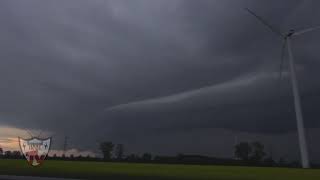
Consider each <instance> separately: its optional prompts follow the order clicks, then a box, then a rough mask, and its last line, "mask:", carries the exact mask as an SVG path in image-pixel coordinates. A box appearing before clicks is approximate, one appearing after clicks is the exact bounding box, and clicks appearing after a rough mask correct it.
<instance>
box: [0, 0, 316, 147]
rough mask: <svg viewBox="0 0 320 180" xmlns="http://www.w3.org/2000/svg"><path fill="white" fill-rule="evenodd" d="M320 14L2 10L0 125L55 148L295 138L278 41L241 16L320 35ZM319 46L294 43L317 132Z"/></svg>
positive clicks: (84, 4) (268, 8)
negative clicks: (216, 132)
mask: <svg viewBox="0 0 320 180" xmlns="http://www.w3.org/2000/svg"><path fill="white" fill-rule="evenodd" d="M317 5H319V2H317V1H298V0H297V1H291V2H290V3H287V2H278V1H259V3H258V2H255V1H249V0H242V1H231V0H229V1H213V0H207V1H206V0H203V1H193V0H174V1H171V0H161V1H160V0H159V1H149V0H137V1H130V0H103V1H102V0H101V1H100V0H94V1H85V0H68V1H50V2H49V1H48V2H47V1H46V2H45V1H41V0H29V1H15V0H10V1H9V0H7V1H5V0H4V1H1V2H0V24H1V28H0V38H1V42H0V47H1V49H0V59H1V61H0V82H1V84H0V99H1V103H0V110H1V114H0V117H1V119H0V123H1V124H3V125H10V126H14V127H19V128H30V129H43V130H47V131H50V132H55V134H56V136H57V138H58V139H59V140H58V141H57V142H60V140H62V138H63V136H65V135H68V136H71V137H72V139H73V141H74V142H73V144H74V145H75V146H79V148H87V149H88V148H89V149H90V148H96V143H97V141H100V140H101V139H105V138H107V139H108V138H111V139H115V140H117V139H118V140H122V141H124V142H130V141H131V139H130V138H137V139H139V142H140V143H142V144H143V142H147V141H148V142H150V141H151V140H146V139H144V137H145V135H144V136H143V135H141V134H142V133H149V134H150V135H151V134H153V135H154V133H158V135H157V137H154V138H155V139H157V140H158V141H159V142H160V141H165V140H166V139H167V137H168V136H170V135H172V139H175V142H179V141H180V140H181V138H182V136H180V135H181V133H182V134H183V133H186V132H190V131H193V132H194V134H193V135H194V136H195V137H196V136H197V135H199V136H198V137H202V135H200V134H201V133H200V132H201V130H202V129H204V128H212V129H214V128H221V129H225V130H226V131H231V132H238V131H241V132H242V133H248V132H250V133H257V134H259V133H267V134H273V133H277V134H279V133H280V134H281V133H287V132H289V131H295V124H294V112H293V109H292V99H291V89H290V84H289V81H288V78H287V76H285V77H284V78H283V79H282V80H281V81H280V80H279V79H278V78H277V74H278V70H279V59H280V47H281V39H278V38H277V37H275V36H273V35H272V33H270V32H269V31H268V30H266V29H265V28H264V27H263V26H261V25H260V24H259V23H258V22H257V21H256V20H255V19H254V18H252V17H251V16H250V15H248V14H247V13H246V12H245V11H243V8H244V7H250V8H252V9H255V10H256V11H257V12H259V13H260V14H261V15H263V16H264V17H266V18H267V19H268V20H269V21H270V22H272V24H274V25H275V26H277V27H279V28H280V29H281V31H286V30H288V29H290V28H297V29H302V28H306V27H310V26H314V25H318V24H319V21H318V19H319V17H320V13H319V12H318V11H317V8H316V7H317ZM319 40H320V36H319V33H318V34H317V33H314V34H309V35H306V36H304V37H301V38H300V37H299V38H298V39H296V40H295V41H294V48H295V50H296V51H295V56H296V59H297V61H296V64H297V68H298V74H299V82H300V86H301V89H302V93H303V95H302V99H303V107H304V111H305V117H306V122H307V126H308V127H313V128H317V127H319V125H320V124H319V123H318V120H317V119H318V117H319V115H318V113H317V107H318V106H319V104H320V100H319V93H318V92H319V85H320V83H319V81H318V79H317V77H318V76H319V71H318V67H320V63H319V60H318V59H319V51H318V50H317V47H318V44H319ZM285 65H287V64H285ZM284 71H287V70H286V68H285V69H284ZM88 132H90V133H88ZM164 134H165V135H164ZM179 134H180V135H179ZM222 134H224V133H222ZM173 136H175V138H173ZM226 136H228V135H226ZM129 137H130V138H129ZM126 138H129V139H126ZM145 138H146V137H145ZM80 142H81V144H82V145H79V144H80ZM83 142H86V143H83ZM131 142H132V141H131ZM61 143H62V142H61ZM172 143H174V142H172ZM150 144H152V142H150ZM57 146H59V144H57ZM132 146H134V145H132ZM140 148H141V149H142V148H143V147H142V146H141V147H140ZM160 149H161V148H160ZM160 151H161V150H159V152H160ZM173 151H174V150H173Z"/></svg>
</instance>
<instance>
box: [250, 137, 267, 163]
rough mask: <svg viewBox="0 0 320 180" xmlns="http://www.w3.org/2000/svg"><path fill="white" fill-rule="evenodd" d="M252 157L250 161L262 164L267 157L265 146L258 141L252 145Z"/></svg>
mask: <svg viewBox="0 0 320 180" xmlns="http://www.w3.org/2000/svg"><path fill="white" fill-rule="evenodd" d="M251 146H252V156H251V157H250V159H251V160H252V161H254V162H261V161H262V160H263V158H264V156H265V155H266V153H265V152H264V145H263V144H262V143H260V142H258V141H256V142H253V143H251Z"/></svg>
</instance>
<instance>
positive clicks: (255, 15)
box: [245, 8, 284, 37]
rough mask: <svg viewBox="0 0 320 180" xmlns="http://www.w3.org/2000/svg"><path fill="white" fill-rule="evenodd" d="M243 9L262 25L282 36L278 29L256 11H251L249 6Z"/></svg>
mask: <svg viewBox="0 0 320 180" xmlns="http://www.w3.org/2000/svg"><path fill="white" fill-rule="evenodd" d="M245 10H246V11H248V12H249V13H250V14H251V15H253V16H254V17H256V18H257V19H258V20H259V21H260V22H261V23H262V24H263V25H265V26H267V27H268V28H269V29H270V30H271V31H272V32H273V33H275V34H276V35H278V36H281V37H284V36H283V34H282V33H281V32H280V31H278V30H277V29H276V28H274V27H273V26H271V25H270V24H269V23H268V22H267V21H266V20H264V19H263V18H262V17H260V16H258V15H257V14H256V13H254V12H253V11H251V10H250V9H249V8H245Z"/></svg>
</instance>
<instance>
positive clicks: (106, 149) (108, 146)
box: [100, 141, 114, 160]
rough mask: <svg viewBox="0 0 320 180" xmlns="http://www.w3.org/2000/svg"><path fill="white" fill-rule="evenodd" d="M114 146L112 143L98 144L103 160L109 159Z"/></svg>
mask: <svg viewBox="0 0 320 180" xmlns="http://www.w3.org/2000/svg"><path fill="white" fill-rule="evenodd" d="M113 147H114V144H113V143H112V142H110V141H109V142H102V143H100V150H101V152H102V155H103V159H104V160H110V159H111V152H112V151H113Z"/></svg>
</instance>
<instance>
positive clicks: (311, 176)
mask: <svg viewBox="0 0 320 180" xmlns="http://www.w3.org/2000/svg"><path fill="white" fill-rule="evenodd" d="M0 173H1V174H3V175H33V176H53V177H72V178H83V179H112V180H113V179H114V180H118V179H120V180H121V179H123V180H125V179H129V180H130V179H142V180H144V179H152V180H160V179H163V180H165V179H173V180H174V179H184V180H190V179H195V180H202V179H215V180H320V169H319V170H318V169H306V170H304V169H288V168H259V167H235V166H201V165H159V164H129V163H105V162H73V161H51V160H50V161H49V160H47V161H45V162H44V164H43V165H42V166H41V167H31V166H29V165H28V164H27V163H26V161H25V160H0Z"/></svg>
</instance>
